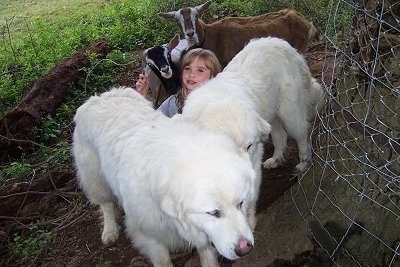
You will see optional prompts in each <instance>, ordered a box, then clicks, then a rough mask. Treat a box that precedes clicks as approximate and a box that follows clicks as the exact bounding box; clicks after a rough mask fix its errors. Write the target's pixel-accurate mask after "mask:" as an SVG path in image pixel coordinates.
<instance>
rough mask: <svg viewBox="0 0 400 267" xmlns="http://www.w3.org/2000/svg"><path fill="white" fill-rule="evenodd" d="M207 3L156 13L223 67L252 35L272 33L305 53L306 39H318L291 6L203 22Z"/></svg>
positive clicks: (191, 43)
mask: <svg viewBox="0 0 400 267" xmlns="http://www.w3.org/2000/svg"><path fill="white" fill-rule="evenodd" d="M210 6H211V1H208V2H206V3H204V4H202V5H198V6H195V7H183V8H181V9H179V10H177V11H171V12H166V13H159V14H158V16H159V17H161V18H164V19H174V20H175V21H176V22H177V23H178V25H179V27H180V28H181V30H182V32H183V33H184V35H185V38H186V40H187V41H188V42H189V44H190V45H191V46H193V45H199V46H200V47H202V48H205V49H209V50H211V51H213V52H214V53H215V54H216V56H217V58H218V59H219V60H220V63H221V65H222V66H223V67H225V66H226V65H227V64H228V62H229V61H230V60H231V59H232V58H233V57H234V56H235V55H236V54H237V53H238V52H239V51H240V50H242V48H243V47H244V46H245V44H246V43H248V42H249V41H250V39H253V38H259V37H267V36H273V37H278V38H281V39H284V40H286V41H287V42H288V43H289V44H290V45H292V46H293V47H294V48H296V49H297V50H298V51H299V52H300V53H303V54H304V53H305V52H306V51H307V48H308V44H309V42H310V40H312V39H315V40H319V32H318V30H317V29H316V28H315V26H314V25H313V23H312V22H309V21H307V20H306V19H305V18H304V16H303V15H302V14H300V13H299V12H297V11H296V10H292V9H283V10H280V11H278V12H272V13H266V14H262V15H259V16H250V17H225V18H223V19H221V20H219V21H216V22H214V23H210V24H207V23H205V22H204V21H203V20H201V19H200V18H199V17H200V16H202V15H203V14H204V12H205V11H206V10H208V9H209V7H210Z"/></svg>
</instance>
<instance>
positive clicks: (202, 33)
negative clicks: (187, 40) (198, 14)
mask: <svg viewBox="0 0 400 267" xmlns="http://www.w3.org/2000/svg"><path fill="white" fill-rule="evenodd" d="M197 35H198V36H199V45H200V47H202V46H203V44H204V41H205V40H206V23H205V22H204V21H203V20H201V19H198V20H197Z"/></svg>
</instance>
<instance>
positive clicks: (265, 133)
mask: <svg viewBox="0 0 400 267" xmlns="http://www.w3.org/2000/svg"><path fill="white" fill-rule="evenodd" d="M259 121H260V131H261V139H262V140H268V137H269V133H270V132H271V125H270V124H269V123H268V122H267V121H266V120H264V119H263V118H261V117H260V118H259Z"/></svg>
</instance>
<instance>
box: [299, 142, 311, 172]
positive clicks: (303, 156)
mask: <svg viewBox="0 0 400 267" xmlns="http://www.w3.org/2000/svg"><path fill="white" fill-rule="evenodd" d="M296 142H297V148H298V149H299V158H300V163H299V164H297V165H296V170H297V171H299V172H301V171H303V170H304V169H305V168H306V167H307V165H308V164H309V163H310V162H311V148H310V144H309V142H308V139H307V135H305V137H302V138H300V139H296Z"/></svg>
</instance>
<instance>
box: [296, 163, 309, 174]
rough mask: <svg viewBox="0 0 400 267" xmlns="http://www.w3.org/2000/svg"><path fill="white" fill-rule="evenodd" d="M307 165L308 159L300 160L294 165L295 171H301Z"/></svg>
mask: <svg viewBox="0 0 400 267" xmlns="http://www.w3.org/2000/svg"><path fill="white" fill-rule="evenodd" d="M307 165H308V161H302V162H300V163H299V164H297V165H296V171H298V172H302V171H304V170H305V169H306V167H307Z"/></svg>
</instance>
